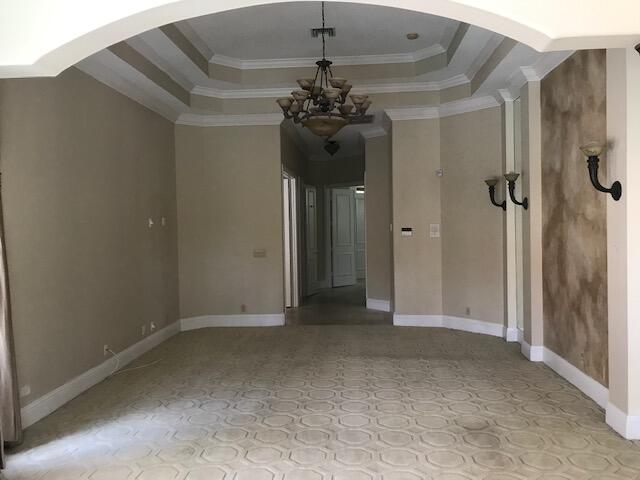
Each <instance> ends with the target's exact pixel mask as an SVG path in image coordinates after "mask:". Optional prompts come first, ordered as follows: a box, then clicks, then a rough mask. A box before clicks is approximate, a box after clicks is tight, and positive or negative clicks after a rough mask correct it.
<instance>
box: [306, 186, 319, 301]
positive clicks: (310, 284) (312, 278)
mask: <svg viewBox="0 0 640 480" xmlns="http://www.w3.org/2000/svg"><path fill="white" fill-rule="evenodd" d="M304 192H305V209H306V215H305V218H306V222H307V225H306V230H305V237H306V243H307V244H306V258H307V265H306V266H307V269H306V277H307V278H306V293H307V295H313V294H314V293H316V292H317V291H318V214H317V211H318V207H317V205H316V187H309V186H307V187H305V189H304Z"/></svg>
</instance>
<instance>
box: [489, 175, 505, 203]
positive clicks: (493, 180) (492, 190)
mask: <svg viewBox="0 0 640 480" xmlns="http://www.w3.org/2000/svg"><path fill="white" fill-rule="evenodd" d="M484 183H486V184H487V186H488V187H489V198H490V199H491V203H492V204H493V205H495V206H496V207H500V208H502V210H506V209H507V201H506V200H503V201H502V203H498V202H496V185H497V184H498V179H497V178H487V179H486V180H485V181H484Z"/></svg>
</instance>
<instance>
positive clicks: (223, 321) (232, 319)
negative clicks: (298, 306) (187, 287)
mask: <svg viewBox="0 0 640 480" xmlns="http://www.w3.org/2000/svg"><path fill="white" fill-rule="evenodd" d="M282 325H284V313H273V314H264V315H254V314H242V315H202V316H200V317H190V318H183V319H182V320H180V330H181V331H183V332H184V331H186V330H195V329H198V328H207V327H281V326H282Z"/></svg>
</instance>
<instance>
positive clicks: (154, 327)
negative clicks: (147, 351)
mask: <svg viewBox="0 0 640 480" xmlns="http://www.w3.org/2000/svg"><path fill="white" fill-rule="evenodd" d="M156 328H158V327H156V323H155V322H151V323H149V332H155V331H156Z"/></svg>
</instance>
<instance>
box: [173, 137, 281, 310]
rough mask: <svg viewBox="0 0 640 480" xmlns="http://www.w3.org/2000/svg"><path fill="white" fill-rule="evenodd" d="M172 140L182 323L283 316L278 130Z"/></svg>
mask: <svg viewBox="0 0 640 480" xmlns="http://www.w3.org/2000/svg"><path fill="white" fill-rule="evenodd" d="M175 134H176V171H177V199H178V219H179V223H178V245H179V255H178V258H179V271H180V316H181V318H189V317H194V316H200V315H229V314H242V313H254V314H273V313H282V312H283V301H284V293H283V282H284V280H283V253H282V252H283V238H282V235H283V233H282V166H281V157H280V127H279V126H277V125H274V126H247V127H192V126H184V125H176V128H175ZM254 250H266V257H258V258H256V257H254V256H253V253H254Z"/></svg>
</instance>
